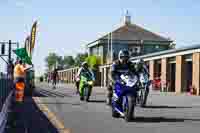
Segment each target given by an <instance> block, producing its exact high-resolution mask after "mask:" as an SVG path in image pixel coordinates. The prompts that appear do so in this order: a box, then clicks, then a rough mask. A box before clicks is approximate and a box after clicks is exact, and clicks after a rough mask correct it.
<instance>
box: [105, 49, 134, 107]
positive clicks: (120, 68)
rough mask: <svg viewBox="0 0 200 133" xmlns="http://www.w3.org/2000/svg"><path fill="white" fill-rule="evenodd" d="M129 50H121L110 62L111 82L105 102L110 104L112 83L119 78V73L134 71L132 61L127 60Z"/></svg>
mask: <svg viewBox="0 0 200 133" xmlns="http://www.w3.org/2000/svg"><path fill="white" fill-rule="evenodd" d="M129 58H130V57H129V52H128V51H127V50H121V51H120V52H119V54H118V60H117V61H115V62H114V63H113V64H112V67H111V77H110V78H111V82H110V84H109V86H108V88H107V89H108V95H107V104H109V105H110V104H111V99H112V94H113V89H114V84H115V82H116V81H117V80H119V78H120V75H121V74H123V73H124V72H128V71H129V72H133V73H135V72H136V71H135V67H134V64H133V63H132V62H130V61H129Z"/></svg>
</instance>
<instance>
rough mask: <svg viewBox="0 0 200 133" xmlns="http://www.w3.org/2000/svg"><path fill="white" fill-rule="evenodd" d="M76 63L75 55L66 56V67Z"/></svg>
mask: <svg viewBox="0 0 200 133" xmlns="http://www.w3.org/2000/svg"><path fill="white" fill-rule="evenodd" d="M74 65H75V60H74V58H73V56H65V57H64V59H63V66H64V68H69V67H72V66H74Z"/></svg>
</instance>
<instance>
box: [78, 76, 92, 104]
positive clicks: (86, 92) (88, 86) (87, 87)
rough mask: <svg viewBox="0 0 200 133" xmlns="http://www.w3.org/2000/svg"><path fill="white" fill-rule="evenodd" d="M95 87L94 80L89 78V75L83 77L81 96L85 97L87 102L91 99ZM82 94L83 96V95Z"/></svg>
mask: <svg viewBox="0 0 200 133" xmlns="http://www.w3.org/2000/svg"><path fill="white" fill-rule="evenodd" d="M93 85H94V79H93V78H92V77H91V76H89V75H87V74H86V75H81V81H80V86H83V87H82V88H83V90H82V91H80V95H82V96H83V99H84V100H86V101H87V102H88V101H89V99H90V95H91V92H92V87H93ZM81 92H82V93H83V94H81Z"/></svg>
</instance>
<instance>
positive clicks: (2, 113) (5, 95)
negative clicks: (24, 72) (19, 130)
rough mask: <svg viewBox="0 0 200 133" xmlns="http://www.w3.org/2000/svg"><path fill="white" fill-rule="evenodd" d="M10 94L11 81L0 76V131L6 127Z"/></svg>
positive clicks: (11, 93)
mask: <svg viewBox="0 0 200 133" xmlns="http://www.w3.org/2000/svg"><path fill="white" fill-rule="evenodd" d="M12 95H13V81H12V80H11V79H9V78H7V77H3V78H0V133H2V132H3V131H4V129H5V127H6V123H7V118H8V112H9V107H10V105H11V102H12V101H11V100H12Z"/></svg>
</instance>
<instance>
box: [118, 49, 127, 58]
mask: <svg viewBox="0 0 200 133" xmlns="http://www.w3.org/2000/svg"><path fill="white" fill-rule="evenodd" d="M129 57H130V56H129V52H128V50H125V49H123V50H120V51H119V54H118V59H119V60H128V59H129Z"/></svg>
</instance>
